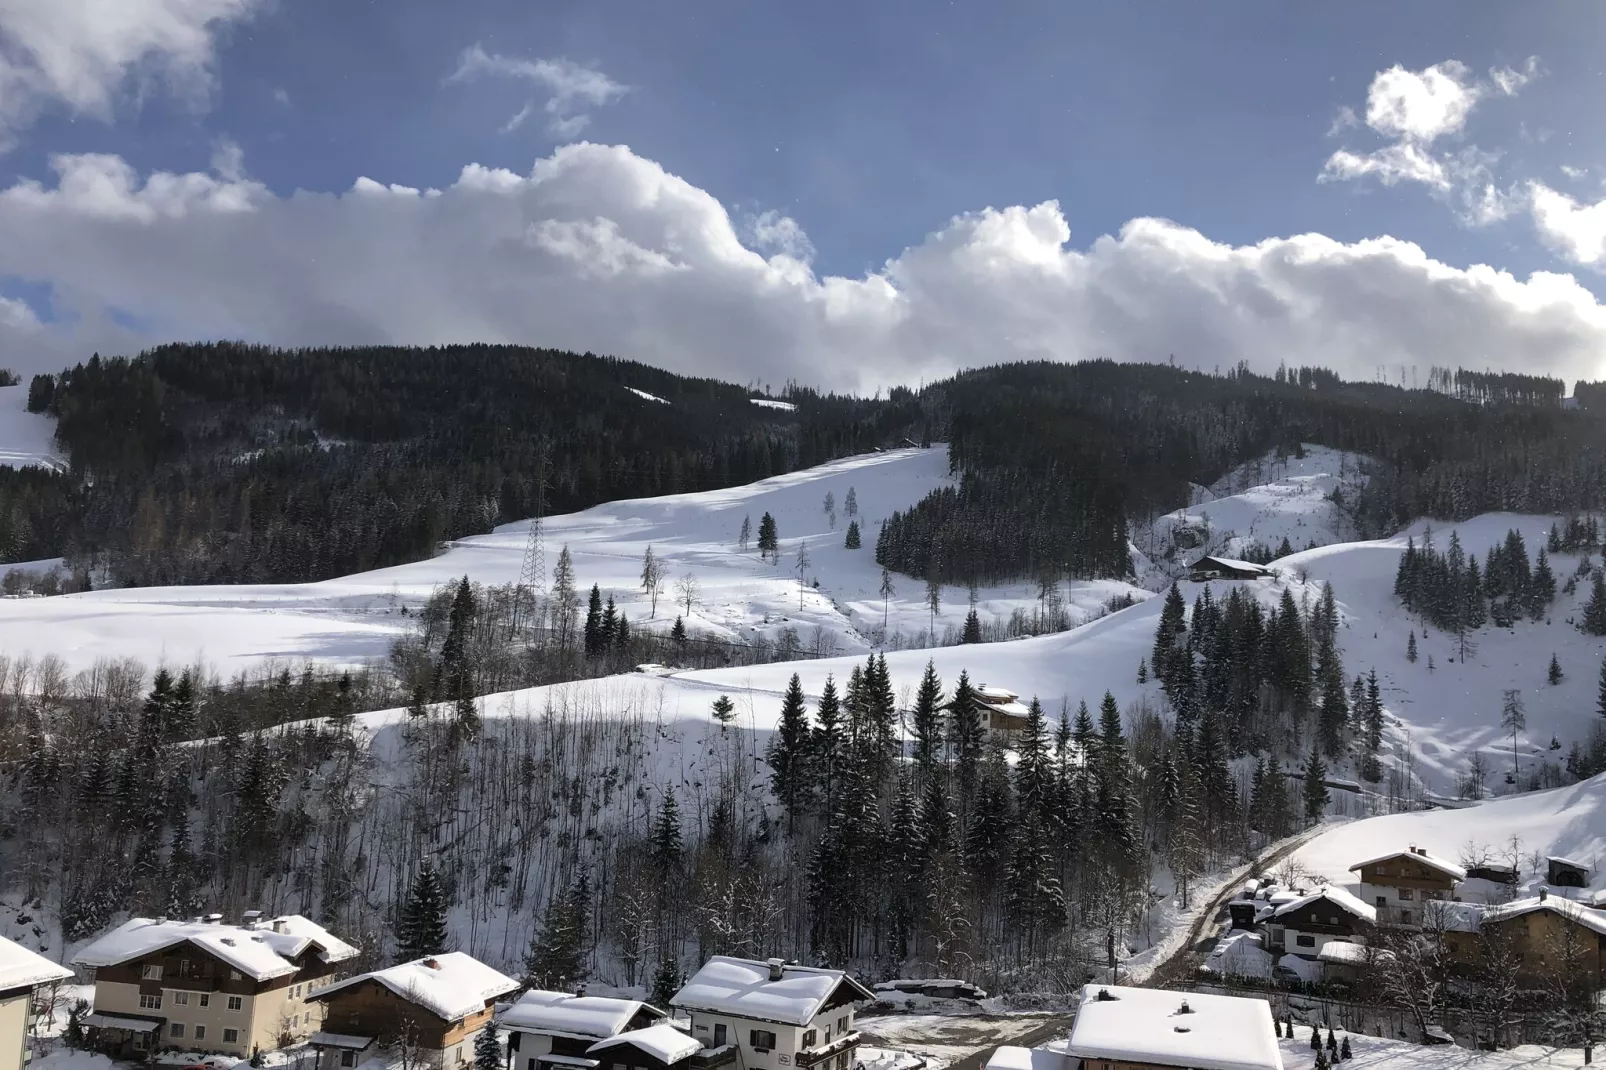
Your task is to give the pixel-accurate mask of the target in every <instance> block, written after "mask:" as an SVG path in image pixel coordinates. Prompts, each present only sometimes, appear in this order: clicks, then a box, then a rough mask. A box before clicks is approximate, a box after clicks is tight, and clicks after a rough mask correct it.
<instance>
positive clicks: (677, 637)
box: [669, 616, 689, 650]
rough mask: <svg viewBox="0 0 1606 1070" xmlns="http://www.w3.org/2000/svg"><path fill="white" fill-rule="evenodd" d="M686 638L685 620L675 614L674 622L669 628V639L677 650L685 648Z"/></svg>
mask: <svg viewBox="0 0 1606 1070" xmlns="http://www.w3.org/2000/svg"><path fill="white" fill-rule="evenodd" d="M688 638H689V637H688V636H687V635H686V621H685V619H684V618H682V617H679V616H677V617H676V618H675V623H674V624H672V625H671V626H670V628H669V641H670V642H671V643H674V644H675V648H676V649H677V650H685V649H686V643H687V640H688Z"/></svg>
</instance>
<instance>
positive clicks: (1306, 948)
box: [1266, 884, 1377, 961]
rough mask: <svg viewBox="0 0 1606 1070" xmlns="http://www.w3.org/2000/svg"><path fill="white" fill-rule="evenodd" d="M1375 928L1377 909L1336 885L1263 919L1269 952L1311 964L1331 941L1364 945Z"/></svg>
mask: <svg viewBox="0 0 1606 1070" xmlns="http://www.w3.org/2000/svg"><path fill="white" fill-rule="evenodd" d="M1376 925H1377V910H1376V908H1375V907H1372V906H1369V905H1368V904H1366V903H1363V902H1361V901H1360V900H1359V899H1357V898H1355V896H1353V895H1351V894H1350V893H1349V892H1347V891H1345V890H1344V889H1343V888H1339V887H1337V886H1336V885H1331V884H1330V885H1327V886H1326V887H1324V888H1321V889H1319V890H1318V891H1316V892H1314V893H1312V894H1310V895H1307V896H1303V897H1301V898H1299V899H1295V900H1293V901H1292V902H1288V903H1284V904H1282V905H1281V906H1279V907H1278V908H1277V909H1276V910H1275V911H1274V912H1273V913H1272V915H1271V917H1270V918H1268V919H1266V943H1267V947H1268V949H1269V950H1272V951H1282V952H1284V953H1285V954H1290V955H1298V956H1299V957H1300V958H1305V959H1311V960H1312V961H1315V960H1318V959H1320V958H1321V953H1322V949H1323V948H1325V947H1326V946H1327V945H1328V944H1329V943H1332V942H1334V941H1337V942H1342V943H1349V944H1363V943H1365V942H1366V941H1367V939H1368V938H1369V937H1370V936H1371V935H1372V930H1373V929H1374V928H1375V926H1376Z"/></svg>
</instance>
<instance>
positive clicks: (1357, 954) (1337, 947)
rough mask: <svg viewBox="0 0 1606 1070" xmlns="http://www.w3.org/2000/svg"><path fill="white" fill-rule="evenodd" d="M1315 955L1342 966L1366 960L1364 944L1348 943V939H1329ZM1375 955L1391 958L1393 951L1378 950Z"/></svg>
mask: <svg viewBox="0 0 1606 1070" xmlns="http://www.w3.org/2000/svg"><path fill="white" fill-rule="evenodd" d="M1316 957H1317V958H1318V959H1320V960H1321V961H1323V962H1330V963H1336V964H1338V965H1343V966H1354V965H1359V964H1361V963H1364V962H1365V961H1366V945H1364V944H1354V943H1350V942H1349V941H1348V940H1329V941H1327V943H1325V944H1323V945H1322V949H1321V950H1320V951H1318V952H1316ZM1377 957H1378V958H1380V959H1381V958H1393V957H1394V952H1392V951H1379V952H1377Z"/></svg>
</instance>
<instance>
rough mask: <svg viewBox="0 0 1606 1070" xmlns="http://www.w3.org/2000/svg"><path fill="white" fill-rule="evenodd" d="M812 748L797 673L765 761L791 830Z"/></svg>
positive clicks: (803, 794)
mask: <svg viewBox="0 0 1606 1070" xmlns="http://www.w3.org/2000/svg"><path fill="white" fill-rule="evenodd" d="M765 515H766V516H767V515H769V514H767V513H766V514H765ZM809 750H810V748H809V720H808V708H807V707H806V706H805V704H804V701H803V682H802V680H801V679H800V678H799V677H798V674H797V673H793V674H792V679H791V680H790V681H788V682H787V685H786V695H785V696H784V697H783V698H782V699H781V724H780V729H779V731H777V732H776V733H775V735H774V736H772V737H771V738H770V744H769V748H768V751H767V752H766V754H765V761H767V762H768V763H769V767H770V791H772V792H774V794H775V797H776V798H777V799H780V800H781V802H782V803H784V804H785V806H786V827H787V831H789V832H790V831H792V830H793V829H794V828H795V827H796V825H797V816H798V813H799V812H800V811H801V810H802V808H803V807H804V806H805V805H806V804H807V802H808V787H809V784H808V775H809V768H808V759H809Z"/></svg>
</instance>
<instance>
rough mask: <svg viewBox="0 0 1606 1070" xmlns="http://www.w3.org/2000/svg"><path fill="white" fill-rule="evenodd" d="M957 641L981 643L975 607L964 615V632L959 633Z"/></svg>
mask: <svg viewBox="0 0 1606 1070" xmlns="http://www.w3.org/2000/svg"><path fill="white" fill-rule="evenodd" d="M959 641H960V642H961V643H979V642H981V618H980V617H979V616H977V615H976V610H975V607H971V610H970V612H969V613H967V614H965V630H964V631H963V632H961V633H960V636H959Z"/></svg>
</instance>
